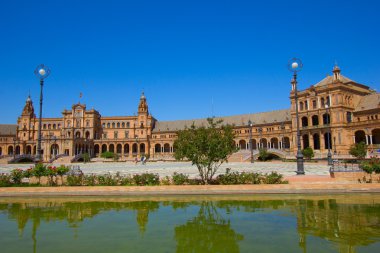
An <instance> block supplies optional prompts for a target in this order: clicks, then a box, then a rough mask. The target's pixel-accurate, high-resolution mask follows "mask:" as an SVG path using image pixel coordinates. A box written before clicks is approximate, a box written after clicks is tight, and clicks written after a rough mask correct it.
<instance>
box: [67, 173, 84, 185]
mask: <svg viewBox="0 0 380 253" xmlns="http://www.w3.org/2000/svg"><path fill="white" fill-rule="evenodd" d="M82 184H83V175H67V185H69V186H81V185H82Z"/></svg>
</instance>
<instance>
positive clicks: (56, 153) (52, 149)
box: [50, 144, 59, 155]
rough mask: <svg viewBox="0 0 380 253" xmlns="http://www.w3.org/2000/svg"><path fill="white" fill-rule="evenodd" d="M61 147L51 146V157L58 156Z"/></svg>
mask: <svg viewBox="0 0 380 253" xmlns="http://www.w3.org/2000/svg"><path fill="white" fill-rule="evenodd" d="M58 150H59V146H58V144H53V145H51V146H50V155H58Z"/></svg>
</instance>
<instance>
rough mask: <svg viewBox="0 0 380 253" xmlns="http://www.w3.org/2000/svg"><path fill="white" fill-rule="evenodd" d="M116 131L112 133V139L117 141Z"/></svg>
mask: <svg viewBox="0 0 380 253" xmlns="http://www.w3.org/2000/svg"><path fill="white" fill-rule="evenodd" d="M117 134H118V133H117V131H115V132H114V133H113V137H114V138H115V139H117Z"/></svg>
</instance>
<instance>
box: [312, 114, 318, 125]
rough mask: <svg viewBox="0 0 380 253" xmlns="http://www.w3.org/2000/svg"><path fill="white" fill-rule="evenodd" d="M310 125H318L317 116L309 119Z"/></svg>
mask: <svg viewBox="0 0 380 253" xmlns="http://www.w3.org/2000/svg"><path fill="white" fill-rule="evenodd" d="M311 123H312V125H313V126H318V125H319V119H318V115H313V116H312V117H311Z"/></svg>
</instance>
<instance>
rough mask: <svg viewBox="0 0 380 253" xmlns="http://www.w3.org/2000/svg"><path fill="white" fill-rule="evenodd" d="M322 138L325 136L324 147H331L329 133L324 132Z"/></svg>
mask: <svg viewBox="0 0 380 253" xmlns="http://www.w3.org/2000/svg"><path fill="white" fill-rule="evenodd" d="M324 138H325V149H328V148H330V149H331V147H332V145H331V143H332V139H331V134H330V133H325V134H324Z"/></svg>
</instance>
